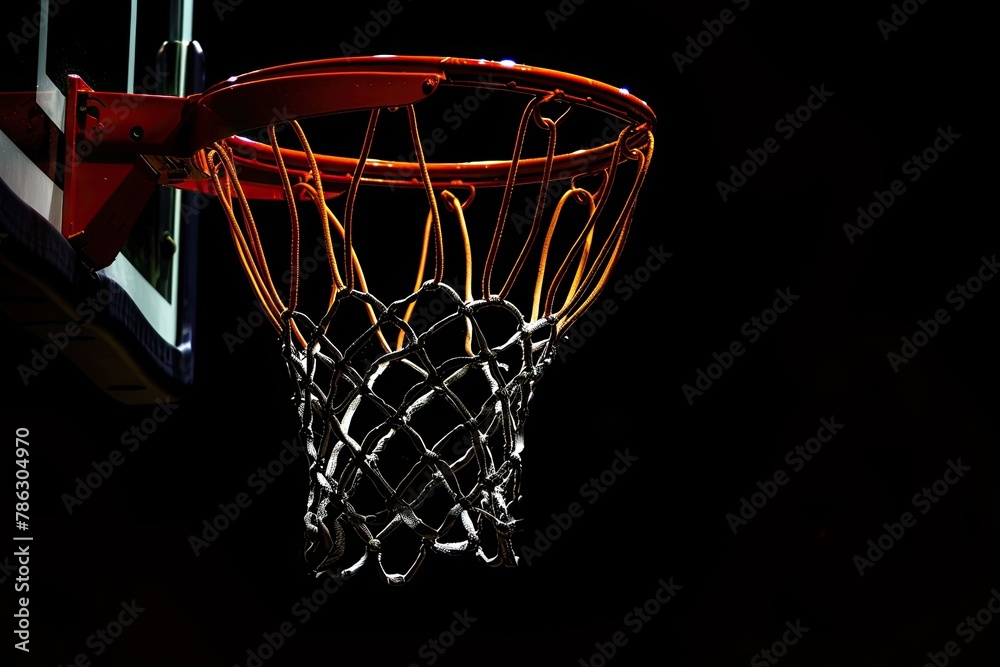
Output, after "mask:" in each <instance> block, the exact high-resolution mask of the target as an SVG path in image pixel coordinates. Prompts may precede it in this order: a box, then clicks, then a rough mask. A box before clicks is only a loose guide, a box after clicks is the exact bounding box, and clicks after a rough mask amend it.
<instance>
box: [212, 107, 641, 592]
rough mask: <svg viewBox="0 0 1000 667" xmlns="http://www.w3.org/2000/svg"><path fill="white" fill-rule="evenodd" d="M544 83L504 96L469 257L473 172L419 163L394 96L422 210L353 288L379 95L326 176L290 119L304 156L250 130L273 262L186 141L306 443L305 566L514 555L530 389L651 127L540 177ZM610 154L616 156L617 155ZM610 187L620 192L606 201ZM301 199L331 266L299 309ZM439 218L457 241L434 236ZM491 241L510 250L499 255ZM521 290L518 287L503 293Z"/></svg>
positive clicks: (594, 276)
mask: <svg viewBox="0 0 1000 667" xmlns="http://www.w3.org/2000/svg"><path fill="white" fill-rule="evenodd" d="M557 98H558V92H553V93H549V94H548V95H535V96H533V97H531V99H530V101H529V102H528V103H527V106H526V107H525V109H524V111H523V114H522V117H521V121H520V124H519V127H518V130H517V132H518V134H517V136H516V139H515V142H514V155H513V158H512V160H511V163H510V165H511V166H510V168H509V170H508V174H507V178H506V182H504V183H500V184H498V189H502V196H501V197H500V198H499V210H497V211H495V213H494V214H489V213H488V212H487V214H488V215H490V217H492V215H495V216H496V217H495V220H496V226H495V227H494V228H493V229H492V237H491V238H489V239H488V243H486V240H487V239H484V241H483V243H481V244H478V245H479V246H481V247H484V248H488V250H487V252H486V253H485V257H484V258H478V259H476V258H474V256H473V247H474V246H477V244H476V243H475V240H476V238H470V235H471V236H472V237H475V231H476V230H478V231H479V232H480V235H479V238H483V237H482V234H481V232H482V231H483V230H484V229H488V227H487V226H486V225H469V226H467V225H466V213H467V212H468V211H474V210H475V208H474V207H473V200H474V199H475V198H476V188H475V186H474V185H472V184H470V183H464V182H455V183H452V184H451V185H447V186H444V185H442V184H440V183H437V182H435V181H434V180H433V179H432V177H431V170H430V169H429V166H428V163H427V160H426V158H425V155H424V150H423V144H422V142H421V139H420V134H419V131H418V123H417V115H416V112H415V109H414V106H413V105H410V106H407V107H405V113H406V115H407V121H408V126H409V133H410V139H411V140H412V147H413V150H414V154H415V156H416V161H415V164H411V165H400V166H401V167H403V166H406V167H410V168H412V169H413V172H414V173H416V174H418V177H417V179H416V180H415V182H414V184H413V185H414V186H415V187H417V188H420V189H422V190H423V192H424V193H425V195H426V211H425V212H423V213H421V212H420V211H417V212H416V213H417V215H418V216H421V217H423V243H422V247H421V248H420V255H419V257H416V258H415V261H414V263H413V265H414V266H415V268H416V271H415V277H414V279H413V281H412V283H411V284H412V291H411V292H410V293H408V294H401V295H393V294H376V293H374V292H373V291H370V289H369V284H368V280H367V279H366V273H365V271H364V268H365V266H366V261H367V260H370V259H371V258H369V257H362V256H360V255H359V247H358V245H357V242H356V234H355V231H356V230H357V229H361V230H364V229H366V228H369V229H370V228H372V227H373V226H374V225H375V223H376V221H373V220H362V219H355V218H356V216H355V213H356V211H357V210H358V209H357V207H356V203H357V201H358V197H359V192H361V191H362V190H374V189H376V188H377V189H378V191H379V196H392V194H394V190H393V189H391V188H386V187H385V184H384V183H377V182H375V180H374V179H369V178H368V177H367V176H366V171H365V170H366V165H367V164H369V162H370V155H369V154H370V151H371V147H372V143H373V141H374V138H375V134H376V127H377V125H378V119H379V115H380V113H381V112H382V111H385V110H382V109H372V110H371V111H370V115H369V120H368V127H367V130H366V135H365V140H364V144H363V147H362V149H361V151H360V154H359V155H358V157H357V167H356V169H355V171H354V173H353V174H352V175H351V178H350V179H349V185H347V186H346V188H340V189H339V190H338V191H337V192H329V191H325V189H324V186H325V183H324V176H323V173H322V171H321V168H320V166H319V164H318V161H317V158H316V156H315V155H314V154H313V152H312V149H311V148H310V144H309V141H308V140H307V138H306V134H305V132H304V131H303V129H302V127H301V126H300V124H299V123H298V122H297V121H291V122H289V123H287V125H286V126H285V127H287V128H290V129H291V130H292V133H293V134H294V136H295V139H296V142H297V144H298V146H299V147H301V151H302V153H303V154H304V156H305V161H306V163H307V164H308V169H305V170H299V171H295V170H290V169H289V168H288V167H286V166H285V164H284V159H283V155H286V154H287V149H283V148H282V147H280V146H279V145H278V141H277V137H278V130H279V129H283V130H284V131H285V135H287V129H284V128H282V127H281V126H280V125H277V124H276V125H271V126H269V127H268V128H267V135H268V137H269V143H270V148H271V155H272V156H273V160H274V163H275V166H276V168H277V171H278V173H279V174H280V178H281V183H282V189H283V192H284V201H285V202H286V203H287V210H288V219H289V222H290V227H288V228H287V229H290V235H291V244H290V249H289V251H288V255H287V260H285V261H279V260H276V259H275V258H274V257H273V256H272V257H271V258H268V257H267V256H266V254H267V253H266V250H265V247H266V245H267V244H266V243H265V242H264V241H263V240H262V238H261V234H260V228H261V225H259V224H258V222H257V220H256V219H255V217H254V213H253V211H252V210H251V206H250V199H251V197H248V196H247V194H246V193H245V192H244V188H243V186H242V185H241V180H240V166H239V162H240V159H241V157H240V155H239V154H238V152H235V151H234V148H233V145H231V144H230V143H229V142H228V140H227V141H222V142H217V143H214V144H213V145H212V146H211V147H209V148H206V149H205V150H203V151H202V153H201V154H200V156H199V158H198V159H199V160H200V161H201V162H202V164H203V166H204V168H205V169H206V171H207V172H208V173H209V175H210V177H211V179H212V183H213V185H214V189H215V192H216V194H217V195H218V199H219V201H220V202H221V204H222V208H223V210H224V211H225V214H226V217H227V219H228V222H229V230H230V232H231V234H232V239H233V242H234V245H235V248H236V251H237V254H238V256H239V260H240V262H241V264H242V266H243V269H244V271H245V272H246V275H247V278H248V279H249V282H250V285H251V286H252V288H253V291H254V293H255V295H256V297H257V299H259V301H260V303H261V305H262V307H263V312H264V314H265V315H266V317H267V319H268V321H269V322H270V323H271V325H272V326H273V327H274V329H275V331H277V332H278V334H279V337H280V341H281V353H282V358H283V360H284V363H285V364H286V366H287V369H288V375H289V377H290V379H291V384H292V387H293V389H294V399H293V400H294V405H295V407H296V408H297V410H298V414H299V417H300V420H301V428H300V431H299V437H300V439H301V441H302V443H303V445H304V447H305V451H306V453H307V461H308V470H309V473H308V474H309V482H308V497H307V500H306V508H305V513H304V524H305V543H306V544H305V554H306V559H307V562H308V563H309V564H310V566H311V568H312V569H313V571H314V572H315V573H316V575H317V576H319V575H321V574H329V575H333V576H336V577H340V578H349V577H351V576H353V575H354V574H356V573H357V572H359V571H360V570H361V569H362V568H363V567H364V566H365V565H366V564H368V563H370V562H374V563H376V564H377V567H378V569H379V572H380V573H381V576H382V577H383V578H384V579H385V581H387V582H388V583H390V584H402V583H405V582H407V581H409V580H410V579H411V578H412V577H413V575H414V573H415V572H416V571H417V570H418V568H419V567H420V566H421V564H422V563H423V562H424V561H425V558H426V557H427V555H428V554H429V553H439V554H448V555H463V554H464V555H469V554H471V555H474V557H475V558H478V559H479V560H481V561H482V562H484V563H486V564H487V565H490V566H500V565H503V566H513V565H516V563H517V560H518V557H517V554H516V549H515V544H514V535H515V533H516V532H517V518H516V511H515V510H516V504H517V501H518V499H519V497H520V482H521V474H522V473H521V463H522V455H523V452H524V447H525V443H524V426H525V420H526V418H527V415H528V405H529V402H530V400H531V395H532V390H533V388H534V386H535V383H536V382H538V380H539V379H540V378H541V376H542V374H543V372H544V371H545V369H546V367H547V366H549V365H550V364H551V362H552V361H553V359H554V355H555V354H556V352H557V349H558V347H559V345H560V344H561V341H562V340H563V337H564V335H565V333H566V331H567V330H568V329H569V328H570V327H571V326H572V325H573V323H574V322H575V321H577V319H578V318H579V317H580V316H581V315H582V314H583V313H584V312H586V310H587V308H588V307H589V306H590V305H591V304H592V303H593V302H594V300H595V299H596V298H597V296H598V294H599V293H600V291H601V289H602V288H603V287H604V286H605V285H606V284H607V283H608V280H609V276H610V275H611V273H612V270H613V269H614V267H615V264H616V262H617V261H618V259H619V257H620V256H621V253H622V250H623V247H624V243H625V239H626V236H627V235H628V232H629V227H630V225H631V222H632V217H633V212H634V208H635V205H636V197H637V194H638V192H639V189H640V187H641V185H642V182H643V179H644V178H645V176H646V173H647V170H648V167H649V162H650V159H651V157H652V152H653V136H652V132H651V130H650V129H649V128H648V127H647V126H645V125H640V124H638V123H636V122H632V123H631V124H629V125H628V126H627V127H625V129H623V130H622V131H621V132H620V134H619V135H618V137H617V139H615V140H613V142H612V143H613V155H612V158H611V159H610V161H609V162H608V164H607V166H604V167H602V168H601V169H599V170H596V171H593V172H587V173H586V174H577V175H574V176H570V177H565V178H562V179H560V178H558V177H557V176H555V175H554V174H553V164H554V162H555V156H556V150H555V146H556V135H557V128H558V127H559V126H560V123H561V122H562V121H563V119H564V117H565V116H566V115H567V114H568V113H572V111H573V107H572V105H564V106H565V108H566V109H568V110H564V109H563V107H560V111H561V112H562V113H561V115H559V116H558V117H556V118H552V117H549V116H547V115H545V113H544V109H545V108H546V106H547V105H548V104H549V103H550V102H552V101H553V100H554V99H557ZM393 111H397V110H395V109H393ZM397 113H398V111H397ZM529 125H534V126H535V127H537V128H539V129H540V130H541V131H542V132H543V133H544V134H545V135H546V146H547V148H546V152H545V156H544V158H543V159H544V160H545V164H544V168H543V169H542V175H541V178H536V179H535V180H533V181H532V182H531V183H532V184H536V183H537V199H536V206H535V211H534V214H533V216H532V218H533V219H532V220H531V225H530V229H529V230H528V231H527V234H523V233H522V234H521V237H522V238H519V237H518V236H516V235H515V233H514V232H513V231H512V230H511V218H512V214H511V209H512V201H513V198H514V192H515V189H516V188H518V187H523V183H522V181H521V179H520V177H519V169H518V165H519V162H520V161H521V160H522V156H521V153H522V149H523V146H524V143H525V136H526V134H527V131H528V127H529ZM296 150H298V149H296ZM269 159H271V158H269ZM623 164H628V165H629V169H627V170H620V169H619V167H620V166H621V165H623ZM622 171H627V172H628V175H627V176H622V174H621V172H622ZM585 177H586V178H585ZM585 180H586V181H587V182H586V183H585V182H584V181H585ZM362 186H365V187H362ZM368 186H370V187H368ZM532 187H534V185H532ZM412 191H413V188H412V187H411V188H410V192H412ZM553 192H557V193H558V192H561V194H559V195H558V196H553V195H552V193H553ZM614 192H623V194H620V195H618V199H616V200H614V203H613V204H612V205H611V206H608V205H607V204H608V202H609V201H612V199H613V193H614ZM456 193H457V194H456ZM460 196H461V197H462V198H461V199H460ZM334 205H336V206H334ZM335 208H336V210H337V212H335V210H334V209H335ZM570 209H573V210H574V213H573V214H572V215H569V214H567V211H568V210H570ZM306 211H308V213H309V216H310V218H311V219H315V218H316V217H317V216H318V220H319V226H320V229H321V230H322V245H323V246H324V248H323V252H324V253H325V255H326V259H327V261H328V263H329V268H330V271H329V279H330V285H329V292H328V295H327V296H326V297H324V298H323V300H322V301H323V302H322V303H321V304H320V305H319V307H318V308H315V309H314V310H312V311H310V312H307V310H308V308H307V307H306V306H305V304H304V302H303V299H302V297H301V293H302V286H301V285H300V275H299V274H300V271H299V268H298V267H300V256H301V255H303V254H304V252H303V246H304V245H305V243H304V241H303V234H302V232H301V227H302V225H301V223H300V219H301V218H302V217H303V216H304V215H305V212H306ZM561 218H563V219H566V220H568V221H567V222H566V223H565V225H564V226H565V227H566V229H563V228H562V227H559V222H560V219H561ZM418 219H419V218H418ZM265 224H266V226H268V227H273V226H274V225H273V224H272V221H271V220H267V221H266V223H265ZM282 224H284V223H282ZM417 224H419V223H417ZM557 227H559V229H558V231H559V232H561V233H562V235H563V238H566V239H568V240H567V241H566V242H565V243H564V244H563V245H562V246H561V247H562V248H563V250H560V251H558V252H559V254H555V253H556V251H555V250H553V248H554V247H556V243H555V242H554V239H555V238H556V235H557ZM470 229H471V230H473V231H472V232H470ZM445 230H448V238H449V239H460V241H459V242H456V243H454V244H452V245H451V246H449V247H447V248H446V247H445V246H446V242H445V237H446V233H445ZM383 242H384V243H390V242H391V241H390V240H389V239H385V240H384V241H383ZM505 248H513V251H512V252H511V253H510V254H505V252H504V249H505ZM414 254H415V253H414ZM505 257H512V258H513V260H512V261H508V263H510V264H512V268H510V270H509V271H507V272H501V271H500V269H499V266H498V265H499V263H500V262H501V261H502V260H501V258H505ZM446 262H447V264H448V265H449V266H451V267H454V266H460V267H463V269H462V271H461V272H460V273H461V277H460V278H459V279H456V280H451V281H447V280H445V273H444V268H445V265H446ZM279 265H280V269H281V271H284V269H286V268H288V267H292V268H293V270H292V271H291V274H290V275H291V281H290V284H289V285H288V286H287V290H279V289H278V288H277V287H276V284H275V280H274V279H273V276H274V275H279V274H280V271H279V272H277V273H276V272H275V270H274V268H273V267H276V266H279ZM529 266H530V267H531V269H530V270H529V269H528V267H529ZM380 268H381V270H386V269H388V268H390V267H380ZM391 268H392V269H393V270H396V271H403V270H404V269H403V268H400V267H391ZM406 270H408V271H412V270H413V268H409V269H406ZM411 275H412V274H411ZM501 278H502V280H501ZM283 292H286V293H283ZM521 293H523V294H527V295H529V297H528V298H527V299H521V300H518V299H516V298H515V294H521ZM418 311H419V313H421V314H420V317H419V318H417V317H415V314H416V313H418ZM428 313H429V314H430V315H428ZM418 319H419V320H420V321H419V322H418V321H417V320H418ZM348 332H350V335H348Z"/></svg>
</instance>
